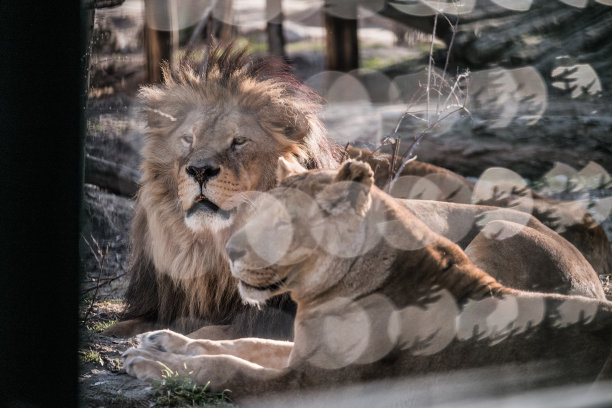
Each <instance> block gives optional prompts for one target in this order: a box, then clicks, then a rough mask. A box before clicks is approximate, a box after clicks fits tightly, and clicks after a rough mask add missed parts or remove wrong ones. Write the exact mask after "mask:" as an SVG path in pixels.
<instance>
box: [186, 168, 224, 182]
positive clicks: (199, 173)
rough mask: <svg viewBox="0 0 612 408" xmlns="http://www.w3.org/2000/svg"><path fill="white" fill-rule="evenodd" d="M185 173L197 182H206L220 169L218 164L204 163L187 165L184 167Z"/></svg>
mask: <svg viewBox="0 0 612 408" xmlns="http://www.w3.org/2000/svg"><path fill="white" fill-rule="evenodd" d="M185 171H186V172H187V174H189V175H190V176H191V177H193V178H194V179H195V180H196V181H197V182H198V183H200V184H202V185H203V184H206V182H207V181H208V180H210V179H212V178H213V177H215V176H216V175H217V174H219V172H220V171H221V168H220V167H219V166H213V165H208V164H207V165H204V166H187V168H186V169H185Z"/></svg>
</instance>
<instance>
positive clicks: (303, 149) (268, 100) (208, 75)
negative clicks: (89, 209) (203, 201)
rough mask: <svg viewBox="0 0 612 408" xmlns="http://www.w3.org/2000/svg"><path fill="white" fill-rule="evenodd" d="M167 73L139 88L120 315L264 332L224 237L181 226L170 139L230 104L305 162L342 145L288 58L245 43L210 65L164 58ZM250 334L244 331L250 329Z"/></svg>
mask: <svg viewBox="0 0 612 408" xmlns="http://www.w3.org/2000/svg"><path fill="white" fill-rule="evenodd" d="M202 66H204V68H202ZM163 74H164V79H163V83H162V84H161V85H156V86H147V87H143V88H142V89H141V91H140V94H139V96H140V100H141V102H142V103H143V105H144V107H145V110H146V112H147V123H148V131H147V136H146V143H145V148H144V149H143V163H142V167H141V169H142V179H141V187H140V189H139V192H138V195H137V200H136V205H135V215H134V219H133V223H132V232H131V262H130V272H131V278H130V283H129V287H128V289H127V292H126V296H125V299H126V308H125V312H124V316H123V318H124V319H135V318H137V319H144V320H146V321H150V322H156V323H157V324H158V325H161V326H166V327H172V328H174V329H176V330H180V331H183V332H188V331H191V330H195V329H197V328H199V327H201V326H203V325H206V324H229V323H231V322H232V321H233V320H234V319H236V317H237V316H243V317H244V315H245V314H246V315H249V317H247V321H248V322H246V323H245V322H243V325H246V326H250V327H251V328H255V327H259V328H262V326H266V324H265V322H269V321H270V318H269V316H268V318H266V319H263V320H265V322H263V323H262V322H261V321H259V322H255V321H254V320H253V318H252V316H250V314H252V313H254V311H251V310H249V309H252V308H248V307H246V306H244V305H243V303H242V302H241V300H240V297H239V295H238V292H237V288H236V282H235V281H234V279H233V278H232V276H231V273H230V271H229V267H228V261H227V258H226V254H225V249H224V246H225V241H226V239H227V237H226V236H224V234H223V233H221V234H219V233H213V232H211V231H204V232H202V233H198V234H196V233H194V232H193V231H191V230H189V229H188V227H187V226H186V225H185V222H184V220H183V213H182V210H181V207H180V205H179V203H178V200H179V199H178V195H177V185H176V181H175V177H173V174H172V172H173V171H176V170H173V169H174V167H172V166H171V165H170V164H168V157H167V156H168V154H169V153H168V151H167V148H166V140H165V139H166V138H167V137H168V135H169V134H170V133H171V132H172V131H173V129H176V126H178V125H179V124H180V123H182V121H185V120H188V119H187V118H186V115H187V113H188V112H189V111H192V110H194V109H198V110H199V109H201V110H202V111H204V112H215V111H219V110H222V109H225V108H227V107H229V106H230V105H231V106H232V109H238V110H240V111H246V112H249V113H251V114H253V115H254V116H255V117H256V120H257V121H258V123H259V125H260V126H261V128H262V129H264V130H265V132H266V133H268V134H269V135H272V136H273V140H274V143H278V144H279V146H282V147H283V148H284V150H285V151H286V150H290V151H291V153H292V154H293V156H294V157H295V158H296V159H297V160H298V161H299V162H300V163H301V164H302V165H303V166H304V167H306V168H319V167H335V166H337V163H338V157H337V156H338V152H339V150H338V149H337V148H335V147H334V146H333V145H332V144H330V142H328V141H327V138H326V134H325V131H324V128H323V125H322V124H321V123H320V121H319V120H318V119H317V111H318V110H319V109H320V108H321V101H320V99H319V97H318V96H317V95H316V94H315V93H314V92H312V91H311V90H309V89H308V88H307V87H305V86H303V85H302V84H301V83H300V82H299V80H298V79H297V78H296V77H295V76H293V75H292V74H291V73H290V72H289V69H288V67H287V66H286V65H285V64H283V63H282V62H279V61H277V60H274V59H271V58H269V57H267V58H263V57H261V58H259V57H254V56H248V55H247V54H246V50H245V49H242V50H236V49H235V48H234V47H232V46H228V47H216V48H213V49H211V51H210V57H208V61H207V63H204V64H202V63H201V62H197V61H195V60H187V61H183V62H182V63H181V64H180V66H179V67H178V68H177V69H172V68H171V67H170V66H169V65H168V64H166V65H165V66H164V67H163ZM261 187H262V189H264V190H265V189H269V188H272V187H274V185H272V184H271V185H264V186H261ZM281 302H282V300H281ZM289 307H293V306H292V305H290V306H289ZM256 320H261V319H256ZM272 320H273V318H272ZM289 321H291V320H289ZM290 326H291V325H290V324H289V327H290ZM246 330H247V332H246V333H240V334H242V335H244V334H246V335H248V334H253V333H249V329H248V328H247V329H246ZM262 330H264V331H265V328H262ZM258 334H260V333H258Z"/></svg>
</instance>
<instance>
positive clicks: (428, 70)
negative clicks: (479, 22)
mask: <svg viewBox="0 0 612 408" xmlns="http://www.w3.org/2000/svg"><path fill="white" fill-rule="evenodd" d="M438 15H439V13H436V15H435V17H434V23H433V30H432V32H431V43H430V44H429V64H428V65H427V89H426V92H427V112H426V115H427V124H429V90H430V89H431V64H432V63H433V46H434V41H435V40H436V28H437V26H438Z"/></svg>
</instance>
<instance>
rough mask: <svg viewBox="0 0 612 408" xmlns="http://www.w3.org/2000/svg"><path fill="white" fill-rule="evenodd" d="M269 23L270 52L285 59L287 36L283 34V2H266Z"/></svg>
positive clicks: (267, 27)
mask: <svg viewBox="0 0 612 408" xmlns="http://www.w3.org/2000/svg"><path fill="white" fill-rule="evenodd" d="M266 11H267V16H268V23H267V24H266V33H267V35H268V52H269V53H270V54H271V55H276V56H278V57H281V58H283V59H285V58H286V55H285V36H284V34H283V11H282V2H281V0H266Z"/></svg>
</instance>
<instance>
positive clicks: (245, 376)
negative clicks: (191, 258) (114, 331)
mask: <svg viewBox="0 0 612 408" xmlns="http://www.w3.org/2000/svg"><path fill="white" fill-rule="evenodd" d="M255 208H256V211H255V213H254V214H252V215H250V216H248V219H247V222H246V224H245V225H244V226H243V227H242V228H241V229H240V230H238V231H237V232H236V233H235V234H234V235H233V236H232V237H231V238H230V240H229V242H228V243H227V251H228V255H229V258H230V259H231V270H232V273H233V274H234V276H235V277H236V278H238V279H239V289H240V293H241V295H242V296H243V297H244V298H245V299H246V300H247V301H249V302H253V303H257V304H261V303H263V302H265V301H266V300H267V299H269V298H270V297H271V296H274V295H277V294H279V293H283V292H289V293H290V294H291V297H292V299H293V300H295V302H296V303H297V305H298V309H297V315H296V320H295V341H294V343H290V342H280V341H274V340H264V339H253V338H251V339H240V340H231V341H228V340H225V341H210V340H191V339H189V338H187V337H184V336H182V335H180V334H177V333H174V332H171V331H168V330H162V331H156V332H152V333H148V334H145V335H144V336H143V338H142V343H141V347H140V348H132V349H129V350H128V351H126V353H125V354H124V359H125V364H124V366H125V367H126V370H127V372H128V373H129V374H130V375H133V376H136V377H138V378H140V379H147V380H150V379H157V378H160V377H161V374H162V370H163V369H170V370H172V371H175V372H178V373H180V374H185V375H190V376H192V377H193V379H194V380H195V381H197V382H199V383H201V384H206V383H207V382H208V381H210V385H211V389H213V390H223V389H227V388H229V389H231V391H232V395H233V396H234V397H237V398H240V397H242V396H245V395H255V396H262V395H264V396H269V395H270V394H271V393H281V392H287V391H290V390H296V389H304V388H313V387H314V388H322V387H335V386H337V385H339V384H347V383H356V382H364V381H371V380H376V379H387V378H392V377H409V376H415V375H423V374H426V373H429V374H434V375H433V376H431V377H429V378H430V379H432V381H433V383H430V384H429V386H431V387H435V385H436V375H435V373H442V372H448V371H451V370H465V369H473V368H487V370H488V371H487V375H489V376H493V377H494V378H495V377H497V376H500V375H504V374H507V373H508V372H509V370H510V368H511V367H510V366H514V367H517V366H518V367H519V369H520V370H529V371H521V372H520V374H519V376H518V379H516V378H515V379H513V382H508V384H505V386H504V389H505V390H506V392H507V391H511V390H513V391H516V390H519V389H525V388H528V387H540V386H545V385H546V386H550V385H558V384H563V383H576V382H590V381H594V380H595V379H596V378H597V377H598V375H601V377H600V378H606V376H609V375H610V374H611V373H610V372H609V367H608V369H606V368H605V364H606V360H607V359H608V358H609V355H610V351H611V348H612V342H611V340H612V302H608V301H605V300H598V299H592V298H587V297H582V296H568V295H560V294H545V293H537V292H526V291H520V290H515V289H511V288H508V287H505V286H503V285H501V284H500V283H499V282H498V281H496V280H495V279H494V278H493V277H492V276H490V275H489V274H487V273H486V272H484V271H483V270H481V269H480V268H478V267H477V266H475V265H474V264H473V263H472V262H471V261H470V260H469V259H468V257H467V256H466V255H465V254H464V253H463V251H461V249H460V248H459V247H458V246H457V245H456V244H454V243H452V242H451V241H449V240H448V239H446V238H444V237H442V236H441V235H438V234H436V233H434V232H433V231H431V230H430V229H429V228H428V227H427V226H426V225H425V224H424V223H423V222H421V221H420V220H419V219H418V218H417V217H416V216H414V215H413V214H412V213H411V212H410V211H409V210H408V209H407V208H405V207H403V206H402V205H400V204H399V203H398V200H396V199H394V198H392V197H390V196H389V195H387V194H385V193H383V192H382V191H380V190H379V189H378V188H376V187H375V186H374V185H373V174H372V171H371V169H370V167H369V166H368V165H367V164H365V163H362V162H358V161H348V162H346V163H345V164H344V165H343V166H342V167H341V168H340V169H339V170H337V171H335V170H314V171H310V172H307V173H302V174H295V175H290V176H288V177H287V178H286V179H284V181H282V183H281V185H280V187H278V188H276V189H274V190H272V191H271V192H270V194H269V195H262V196H261V197H260V198H258V199H257V200H256V201H255ZM483 233H484V231H483ZM524 239H527V237H524ZM262 240H265V241H266V242H269V243H271V244H272V247H273V248H275V249H274V250H270V246H263V245H260V243H261V241H262ZM533 243H534V244H537V242H536V241H534V242H533ZM510 254H511V252H509V253H506V254H504V256H507V255H510ZM492 256H498V255H497V254H492ZM550 256H551V257H553V258H554V257H563V256H568V257H570V258H571V257H573V254H569V255H564V254H563V253H552V254H550ZM577 261H578V262H582V260H577ZM514 262H515V261H514V260H513V259H512V258H508V259H507V260H506V264H507V265H513V264H514ZM506 268H507V269H512V266H510V267H506ZM549 268H552V269H554V268H555V266H554V265H553V266H549ZM552 272H554V271H552ZM160 363H162V364H160ZM602 369H604V371H602ZM605 370H608V371H605ZM475 373H476V372H475V371H474V370H468V371H464V372H463V374H462V372H461V371H460V372H459V374H460V375H464V376H465V379H473V378H474V376H475ZM517 381H518V382H517ZM434 390H435V388H434ZM405 392H406V393H408V392H410V390H409V389H406V390H405ZM433 392H435V391H433ZM296 395H301V394H299V393H298V394H296V393H295V392H292V393H291V396H292V397H295V396H296Z"/></svg>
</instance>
